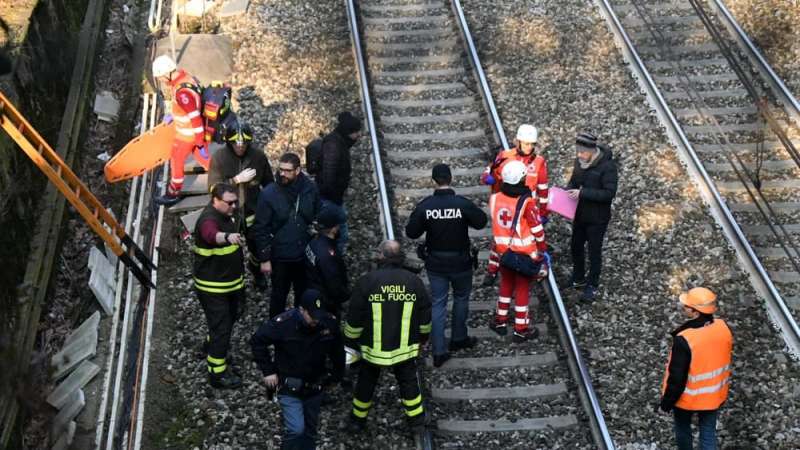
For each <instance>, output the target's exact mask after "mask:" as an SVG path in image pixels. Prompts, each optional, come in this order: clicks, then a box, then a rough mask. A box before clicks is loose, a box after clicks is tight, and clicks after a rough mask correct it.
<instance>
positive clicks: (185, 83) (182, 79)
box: [153, 55, 211, 205]
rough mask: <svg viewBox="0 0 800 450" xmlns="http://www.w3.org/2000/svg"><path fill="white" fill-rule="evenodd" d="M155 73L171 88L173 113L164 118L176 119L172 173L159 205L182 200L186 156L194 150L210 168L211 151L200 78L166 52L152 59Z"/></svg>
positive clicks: (158, 79) (199, 158) (201, 161)
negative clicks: (206, 140) (204, 125)
mask: <svg viewBox="0 0 800 450" xmlns="http://www.w3.org/2000/svg"><path fill="white" fill-rule="evenodd" d="M153 77H154V78H155V79H156V80H157V81H162V82H164V83H165V84H166V85H167V86H169V88H170V89H171V90H172V108H171V114H168V115H166V116H164V122H166V123H171V122H175V140H174V141H173V142H172V155H171V157H170V164H169V165H170V170H171V172H172V173H171V176H170V181H169V186H168V187H167V192H166V194H164V195H163V196H160V197H157V198H156V199H155V202H156V203H157V204H159V205H173V204H175V203H177V202H178V200H180V193H181V189H182V188H183V166H184V164H185V162H186V158H188V157H189V155H190V154H194V157H195V160H197V162H198V163H199V164H200V165H201V166H203V168H205V169H206V170H208V166H209V164H210V162H211V155H210V154H209V152H208V147H206V143H205V135H204V128H203V117H202V110H203V101H202V90H201V88H200V82H199V81H198V80H197V78H195V77H193V76H192V75H191V74H189V73H188V72H186V71H185V70H183V69H178V67H177V66H176V65H175V61H173V60H172V58H170V57H169V56H167V55H161V56H159V57H158V58H156V59H155V60H153Z"/></svg>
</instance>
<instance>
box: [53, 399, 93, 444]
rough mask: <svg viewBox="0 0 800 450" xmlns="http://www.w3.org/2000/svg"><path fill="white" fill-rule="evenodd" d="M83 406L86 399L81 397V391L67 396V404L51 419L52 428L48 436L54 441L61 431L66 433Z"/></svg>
mask: <svg viewBox="0 0 800 450" xmlns="http://www.w3.org/2000/svg"><path fill="white" fill-rule="evenodd" d="M84 406H86V397H85V396H84V395H83V389H78V390H77V391H75V392H73V393H72V394H71V395H70V396H69V400H67V404H66V405H64V408H62V409H61V411H59V412H58V414H56V417H55V418H54V419H53V426H52V428H50V436H52V437H53V439H56V438H58V437H59V434H61V432H62V431H67V428H69V423H70V422H74V420H75V417H77V416H78V413H80V412H81V410H82V409H83V407H84Z"/></svg>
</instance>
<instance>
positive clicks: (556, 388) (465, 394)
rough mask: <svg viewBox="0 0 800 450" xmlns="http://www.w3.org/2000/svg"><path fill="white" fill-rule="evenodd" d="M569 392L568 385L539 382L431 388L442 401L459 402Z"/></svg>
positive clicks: (542, 397)
mask: <svg viewBox="0 0 800 450" xmlns="http://www.w3.org/2000/svg"><path fill="white" fill-rule="evenodd" d="M566 393H567V385H566V384H564V383H556V384H537V385H533V386H513V387H501V388H478V389H464V388H458V389H438V388H433V389H431V397H433V399H434V400H437V401H441V402H457V401H463V400H469V401H470V402H472V401H475V400H503V399H545V398H552V397H558V396H559V395H563V394H566Z"/></svg>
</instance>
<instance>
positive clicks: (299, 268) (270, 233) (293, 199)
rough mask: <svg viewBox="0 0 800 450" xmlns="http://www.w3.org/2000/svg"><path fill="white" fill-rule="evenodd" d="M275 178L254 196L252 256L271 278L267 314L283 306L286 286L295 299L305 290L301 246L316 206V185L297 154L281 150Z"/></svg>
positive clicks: (303, 255) (279, 311)
mask: <svg viewBox="0 0 800 450" xmlns="http://www.w3.org/2000/svg"><path fill="white" fill-rule="evenodd" d="M276 178H277V180H276V182H275V183H272V184H270V185H269V186H267V187H265V188H264V189H263V190H262V191H261V194H260V195H259V196H258V205H257V207H256V220H255V224H254V225H253V237H254V238H255V254H256V258H257V259H258V261H259V262H260V265H261V271H262V272H263V273H264V274H266V275H269V276H270V279H271V281H272V294H271V296H270V302H269V316H270V317H275V316H277V315H278V314H280V313H282V312H283V311H284V310H285V309H286V299H287V297H288V296H289V290H290V289H293V290H294V298H295V299H298V298H300V294H302V293H303V291H305V289H306V269H305V249H306V245H308V242H309V241H310V240H311V234H310V232H309V230H310V227H311V224H312V223H313V222H314V220H315V219H316V217H317V214H318V213H319V208H320V199H319V192H318V191H317V187H316V185H315V184H314V182H313V181H311V180H310V179H309V178H308V177H307V176H306V175H305V174H304V173H302V172H301V171H300V157H299V156H297V155H296V154H294V153H284V154H283V155H282V156H281V157H280V159H279V160H278V173H277V177H276Z"/></svg>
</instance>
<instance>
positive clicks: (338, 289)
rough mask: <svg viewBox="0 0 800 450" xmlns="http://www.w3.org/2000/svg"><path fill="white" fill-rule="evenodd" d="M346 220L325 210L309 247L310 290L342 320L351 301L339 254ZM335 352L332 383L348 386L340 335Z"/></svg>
mask: <svg viewBox="0 0 800 450" xmlns="http://www.w3.org/2000/svg"><path fill="white" fill-rule="evenodd" d="M341 220H342V217H341V215H340V214H337V213H336V211H334V210H333V209H331V208H323V209H322V211H320V213H319V215H318V216H317V225H318V227H319V234H318V235H317V237H315V238H314V239H313V240H311V242H309V243H308V245H307V246H306V277H307V278H308V286H309V287H310V288H312V289H316V290H318V291H320V292H321V293H322V307H323V308H324V309H325V310H326V311H328V312H329V313H331V314H333V315H334V316H335V317H336V320H337V321H338V320H340V319H341V318H342V304H343V303H344V302H346V301H348V300H350V281H349V278H348V276H347V266H346V265H345V263H344V258H343V257H342V255H341V254H340V253H339V251H338V250H337V245H336V237H337V234H338V233H339V227H340V226H341ZM335 337H336V345H335V350H334V352H333V354H332V355H333V359H332V360H331V363H332V366H333V367H332V371H331V377H330V380H329V381H330V382H335V383H338V382H343V383H344V384H345V387H346V386H347V385H348V384H347V383H346V382H344V372H345V370H344V369H345V353H344V341H343V340H342V335H341V334H337V335H336V336H335Z"/></svg>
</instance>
